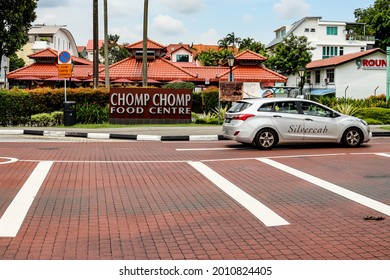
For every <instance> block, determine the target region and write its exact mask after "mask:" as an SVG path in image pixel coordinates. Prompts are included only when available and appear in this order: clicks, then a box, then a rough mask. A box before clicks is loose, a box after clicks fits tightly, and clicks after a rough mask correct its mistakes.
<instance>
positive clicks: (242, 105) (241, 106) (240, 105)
mask: <svg viewBox="0 0 390 280" xmlns="http://www.w3.org/2000/svg"><path fill="white" fill-rule="evenodd" d="M250 106H252V104H251V103H248V102H237V103H234V104H233V106H232V107H231V108H230V109H229V111H228V113H239V112H242V111H244V110H245V109H246V108H249V107H250Z"/></svg>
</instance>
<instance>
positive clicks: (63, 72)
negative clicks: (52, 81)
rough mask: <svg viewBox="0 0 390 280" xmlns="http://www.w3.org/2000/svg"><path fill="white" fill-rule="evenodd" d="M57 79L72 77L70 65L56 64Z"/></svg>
mask: <svg viewBox="0 0 390 280" xmlns="http://www.w3.org/2000/svg"><path fill="white" fill-rule="evenodd" d="M58 77H59V78H70V77H72V64H58Z"/></svg>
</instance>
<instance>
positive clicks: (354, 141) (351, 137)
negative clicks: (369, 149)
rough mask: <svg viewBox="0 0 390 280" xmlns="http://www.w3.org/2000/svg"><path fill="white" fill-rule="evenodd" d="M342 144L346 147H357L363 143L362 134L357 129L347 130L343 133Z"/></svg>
mask: <svg viewBox="0 0 390 280" xmlns="http://www.w3.org/2000/svg"><path fill="white" fill-rule="evenodd" d="M342 142H343V144H344V145H345V146H347V147H357V146H359V145H360V144H361V143H362V142H363V134H362V132H361V130H360V129H358V128H354V127H352V128H349V129H347V130H346V131H345V132H344V135H343V139H342Z"/></svg>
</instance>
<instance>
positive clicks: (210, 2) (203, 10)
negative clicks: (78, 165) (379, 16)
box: [34, 0, 375, 46]
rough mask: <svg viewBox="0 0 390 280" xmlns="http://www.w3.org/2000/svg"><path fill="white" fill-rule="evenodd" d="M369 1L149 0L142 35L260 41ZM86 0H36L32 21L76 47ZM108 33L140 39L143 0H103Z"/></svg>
mask: <svg viewBox="0 0 390 280" xmlns="http://www.w3.org/2000/svg"><path fill="white" fill-rule="evenodd" d="M374 2H375V0H326V1H324V0H149V13H148V38H150V39H152V40H154V41H156V42H158V43H160V44H162V45H168V44H171V43H172V44H177V43H187V44H191V43H194V44H213V45H216V44H217V42H218V40H220V39H222V38H224V37H226V35H227V34H229V33H232V32H234V34H235V36H236V37H240V38H242V39H244V38H248V37H249V38H253V39H255V40H256V41H258V42H261V43H263V44H265V45H267V44H268V43H270V42H271V41H272V39H273V38H274V36H275V34H274V30H276V29H278V28H279V27H282V26H287V25H291V24H292V23H294V22H296V21H298V20H300V19H302V18H304V17H308V16H320V17H322V20H326V21H352V22H353V21H355V17H354V14H353V12H354V10H355V9H357V8H364V9H365V8H368V7H369V6H371V5H373V4H374ZM92 3H93V1H91V0H61V1H58V0H39V1H38V8H37V10H36V13H37V19H36V21H35V22H34V23H35V24H43V23H44V24H46V25H65V26H66V28H67V29H68V30H69V31H70V32H71V33H72V35H73V37H74V39H75V40H76V44H77V45H78V46H85V45H86V44H87V41H88V40H90V39H92V38H93V32H92V24H93V21H92V11H93V4H92ZM107 6H108V33H109V34H116V35H119V36H120V39H119V43H130V44H132V43H135V42H138V41H140V40H142V38H143V34H142V32H143V14H144V12H143V9H144V0H107ZM103 7H104V6H103V0H99V39H103V38H104V35H103V34H104V33H103V32H104V25H103V10H104V9H103Z"/></svg>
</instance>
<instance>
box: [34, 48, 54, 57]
mask: <svg viewBox="0 0 390 280" xmlns="http://www.w3.org/2000/svg"><path fill="white" fill-rule="evenodd" d="M45 53H48V54H47V55H46V54H45ZM45 56H46V57H57V56H58V52H57V51H56V50H53V49H51V48H47V49H44V50H40V51H38V52H36V53H33V54H30V55H28V57H29V58H35V57H45Z"/></svg>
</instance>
